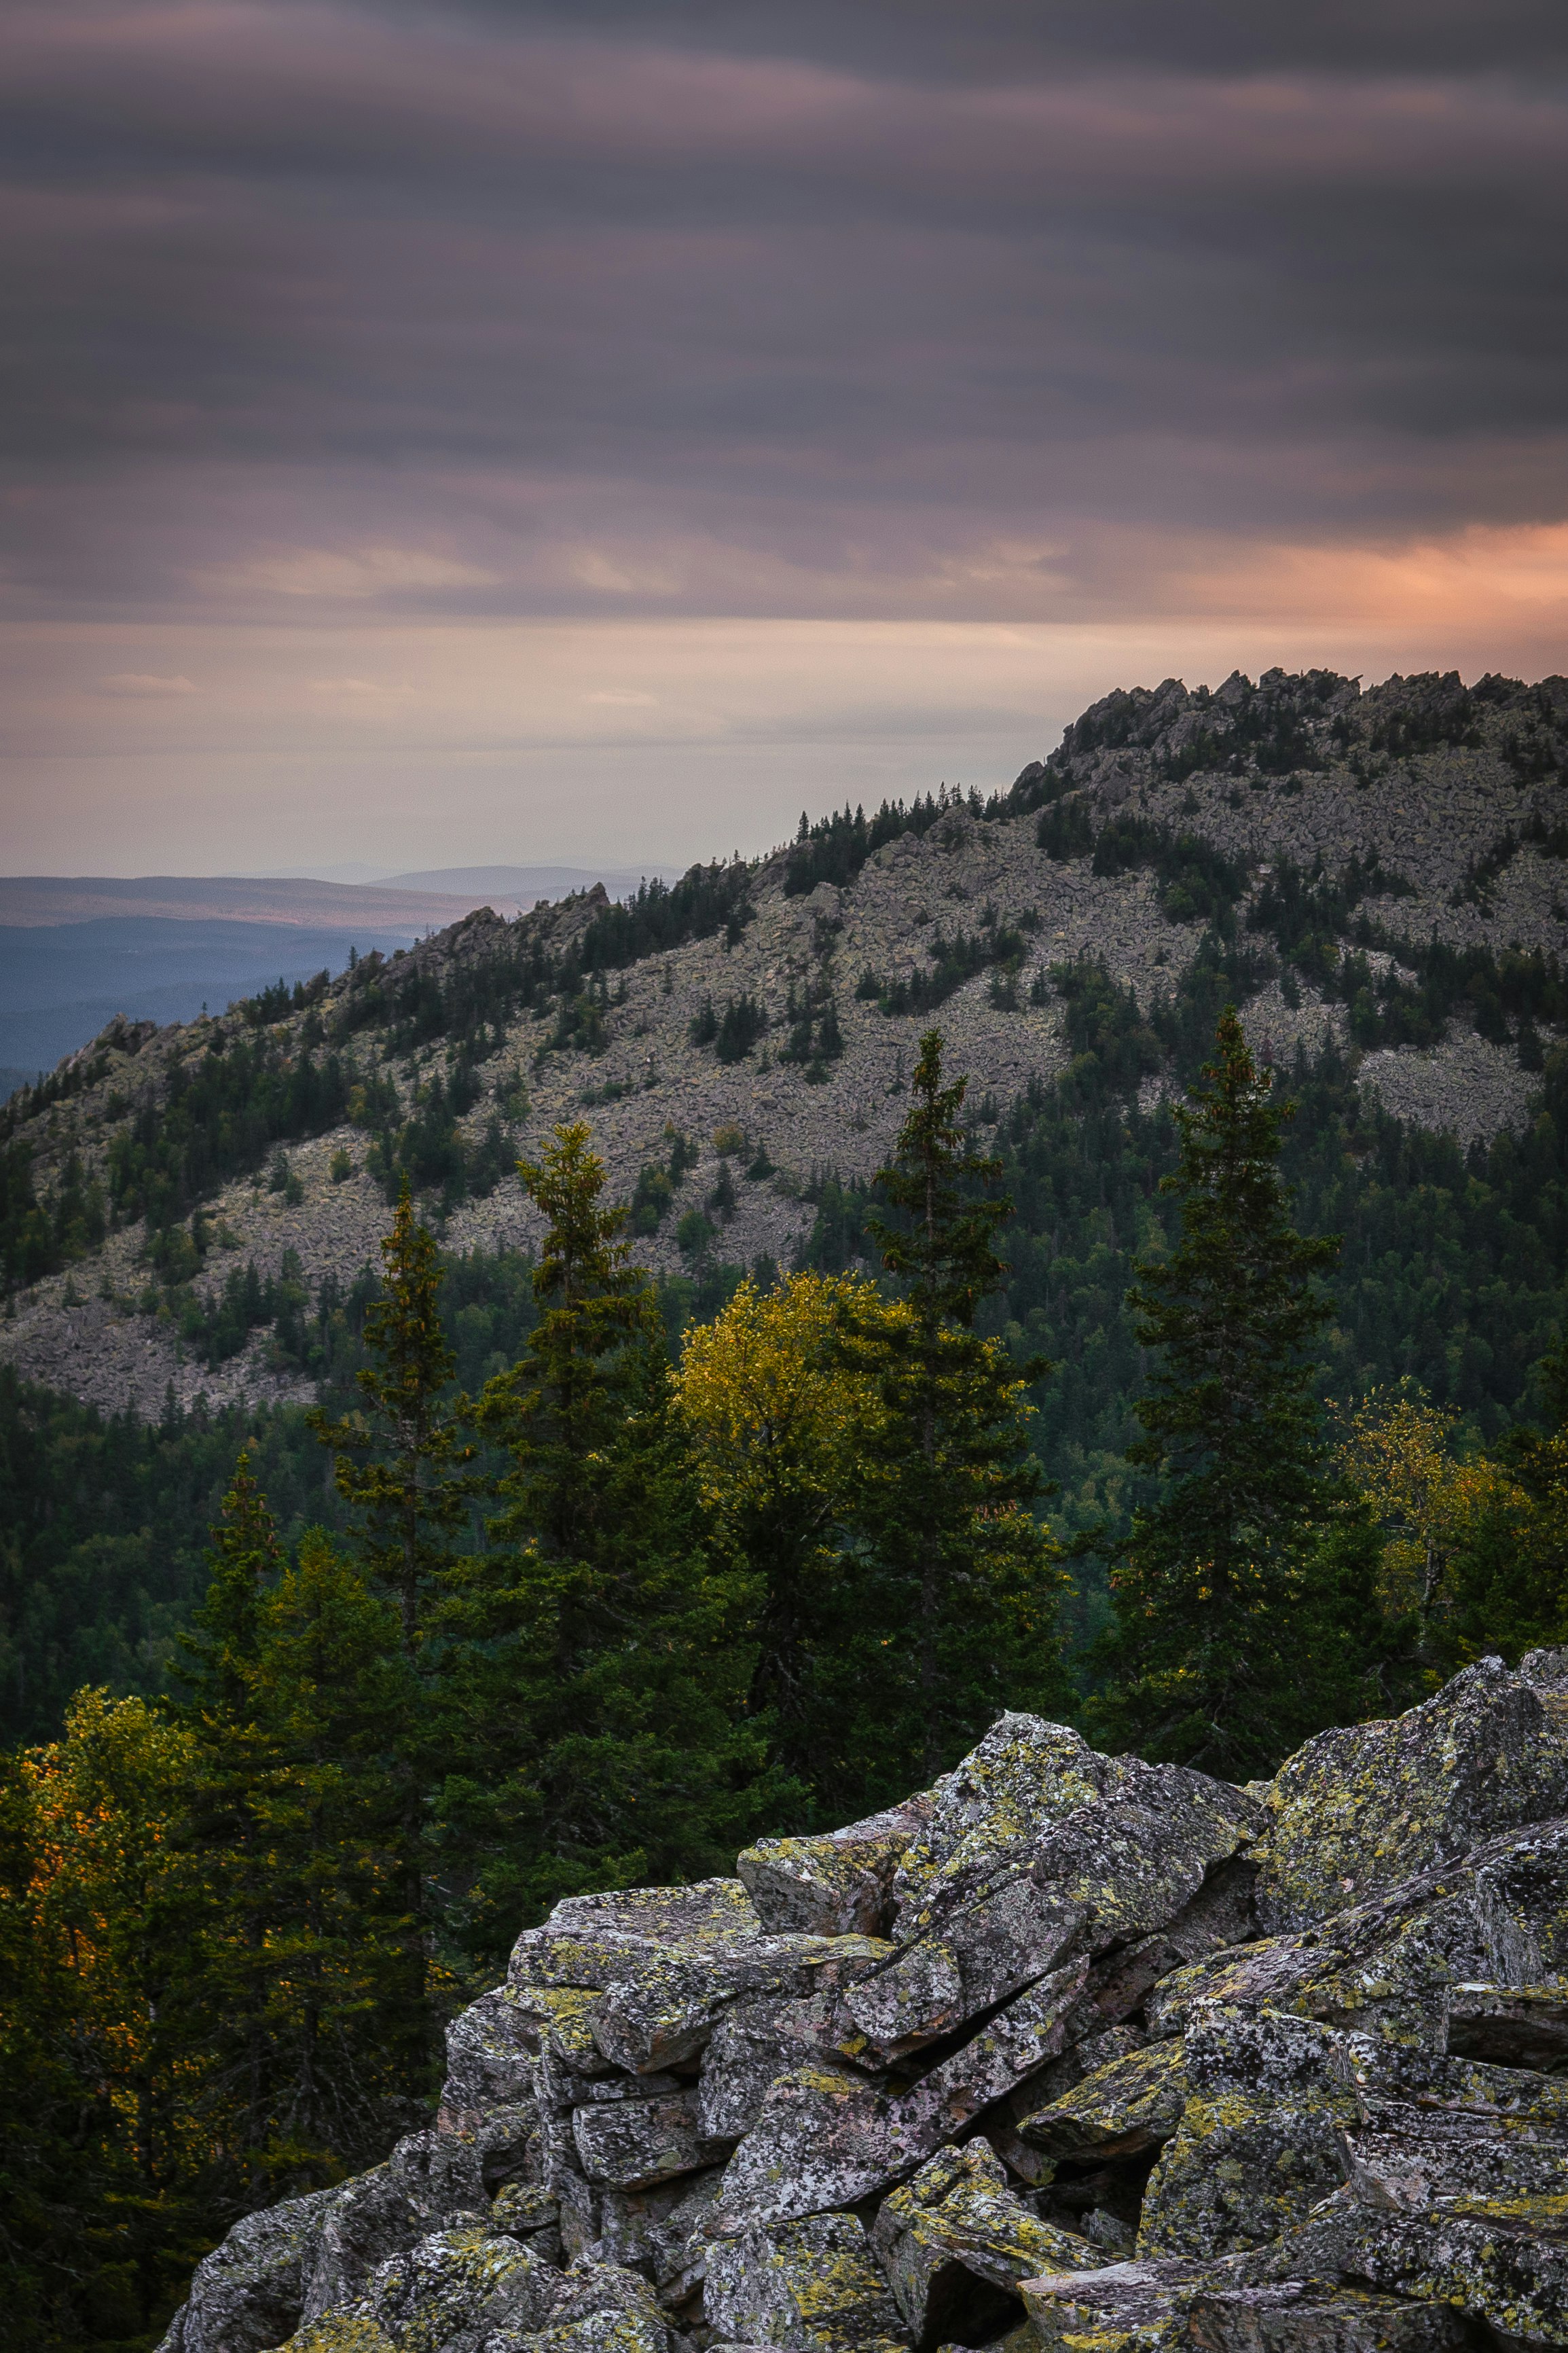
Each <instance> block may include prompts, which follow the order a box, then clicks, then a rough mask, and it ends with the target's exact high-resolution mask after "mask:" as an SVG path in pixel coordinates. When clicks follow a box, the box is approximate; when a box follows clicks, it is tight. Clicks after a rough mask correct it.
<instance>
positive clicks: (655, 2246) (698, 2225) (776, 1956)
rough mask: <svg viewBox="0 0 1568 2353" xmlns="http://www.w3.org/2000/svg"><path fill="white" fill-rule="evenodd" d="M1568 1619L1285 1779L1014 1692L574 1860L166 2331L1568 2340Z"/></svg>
mask: <svg viewBox="0 0 1568 2353" xmlns="http://www.w3.org/2000/svg"><path fill="white" fill-rule="evenodd" d="M1565 1726H1568V1654H1565V1653H1561V1652H1552V1653H1540V1654H1535V1655H1534V1656H1532V1657H1531V1659H1528V1660H1526V1661H1525V1662H1523V1663H1522V1664H1521V1667H1520V1668H1519V1669H1518V1670H1517V1671H1510V1670H1508V1669H1505V1668H1504V1667H1502V1666H1501V1665H1500V1663H1499V1662H1496V1661H1482V1662H1480V1663H1479V1665H1478V1666H1476V1667H1474V1668H1470V1669H1467V1670H1466V1672H1465V1673H1464V1674H1462V1675H1460V1676H1458V1677H1456V1678H1455V1680H1454V1682H1453V1683H1450V1684H1449V1685H1448V1686H1447V1688H1446V1689H1445V1690H1444V1691H1442V1692H1440V1693H1438V1694H1436V1696H1435V1698H1434V1699H1432V1700H1430V1701H1428V1702H1426V1704H1424V1705H1423V1706H1422V1707H1420V1708H1416V1709H1413V1710H1412V1711H1411V1712H1410V1713H1409V1715H1406V1716H1404V1717H1402V1718H1400V1719H1399V1720H1398V1721H1397V1722H1395V1723H1393V1724H1385V1725H1359V1726H1354V1727H1352V1728H1351V1729H1349V1730H1347V1731H1343V1732H1337V1733H1331V1734H1325V1735H1323V1736H1321V1738H1320V1739H1318V1740H1316V1741H1313V1742H1310V1743H1309V1744H1308V1746H1307V1747H1306V1748H1305V1749H1303V1750H1302V1751H1301V1752H1300V1755H1299V1756H1298V1757H1294V1758H1291V1759H1290V1760H1289V1761H1288V1762H1287V1764H1286V1765H1284V1766H1283V1767H1281V1768H1280V1771H1279V1774H1278V1775H1277V1776H1276V1778H1275V1780H1274V1781H1273V1782H1272V1783H1271V1784H1268V1785H1266V1786H1264V1787H1263V1788H1258V1786H1257V1785H1254V1787H1253V1788H1251V1789H1250V1790H1246V1791H1243V1790H1239V1789H1235V1788H1230V1787H1229V1786H1228V1785H1227V1784H1226V1783H1224V1782H1219V1781H1215V1780H1213V1779H1211V1778H1207V1777H1206V1776H1205V1775H1203V1774H1201V1773H1194V1772H1189V1771H1185V1770H1184V1769H1181V1768H1178V1767H1170V1766H1159V1767H1155V1766H1150V1765H1146V1764H1144V1763H1143V1762H1142V1761H1141V1760H1140V1759H1139V1758H1137V1757H1101V1756H1099V1755H1097V1754H1096V1752H1095V1751H1094V1750H1092V1749H1091V1748H1089V1746H1087V1745H1086V1743H1085V1742H1084V1741H1082V1740H1081V1739H1080V1738H1079V1736H1078V1735H1077V1734H1076V1733H1074V1732H1072V1731H1070V1730H1069V1729H1068V1728H1067V1727H1065V1726H1063V1725H1050V1724H1046V1723H1043V1722H1041V1721H1039V1720H1038V1719H1036V1718H1034V1717H1028V1716H1019V1715H1010V1716H1004V1717H1003V1718H1001V1719H1000V1721H999V1722H998V1723H997V1724H996V1725H994V1727H993V1729H992V1731H991V1732H990V1733H989V1734H988V1735H987V1736H986V1737H985V1739H984V1740H983V1741H982V1742H981V1743H980V1745H979V1746H978V1747H977V1748H976V1749H975V1750H974V1751H973V1754H972V1755H971V1756H970V1757H966V1758H964V1759H963V1762H962V1763H961V1764H960V1765H959V1766H958V1767H956V1768H955V1769H954V1771H953V1772H952V1773H951V1774H948V1775H946V1776H944V1777H943V1778H942V1780H940V1781H939V1782H938V1783H937V1784H936V1786H935V1788H932V1789H931V1790H928V1791H924V1792H921V1793H919V1794H918V1795H917V1796H916V1797H914V1798H912V1799H910V1800H909V1801H908V1803H907V1804H905V1805H904V1806H901V1807H896V1808H893V1809H891V1810H889V1812H888V1813H886V1814H882V1815H879V1816H875V1817H873V1818H872V1819H871V1820H868V1821H864V1822H858V1823H854V1824H851V1825H850V1826H849V1827H848V1829H847V1830H845V1831H837V1832H833V1833H829V1834H827V1835H826V1836H823V1837H815V1838H805V1839H780V1840H772V1841H760V1842H759V1843H758V1845H756V1846H755V1847H753V1848H750V1849H748V1850H747V1851H746V1852H745V1854H743V1855H742V1857H741V1858H740V1861H739V1863H738V1866H737V1868H738V1873H739V1875H738V1876H737V1877H736V1878H734V1879H710V1880H705V1881H701V1882H700V1883H696V1884H695V1885H692V1886H688V1887H678V1888H636V1889H627V1890H619V1891H611V1892H609V1893H606V1894H597V1895H586V1896H577V1897H573V1898H571V1899H569V1900H568V1901H566V1902H564V1903H563V1904H561V1905H557V1906H556V1908H555V1910H554V1912H553V1913H552V1915H551V1916H550V1918H549V1919H548V1920H547V1921H545V1922H544V1923H543V1925H542V1926H540V1927H537V1928H531V1929H529V1930H527V1931H525V1933H524V1934H523V1935H522V1936H521V1937H520V1938H519V1940H518V1943H517V1947H516V1949H515V1951H514V1954H513V1956H512V1960H511V1965H510V1970H509V1972H508V1978H507V1982H506V1984H505V1985H504V1986H502V1987H498V1988H496V1989H493V1990H492V1991H491V1992H489V1993H487V1994H484V1995H482V1996H481V1997H480V1999H479V2000H478V2001H476V2002H474V2003H473V2004H471V2005H470V2007H469V2008H468V2010H465V2011H464V2013H463V2014H462V2016H461V2017H460V2018H458V2019H456V2020H455V2021H453V2023H452V2025H451V2027H450V2029H449V2030H448V2035H447V2082H446V2084H445V2087H444V2089H443V2092H442V2095H441V2100H440V2104H439V2107H438V2109H437V2115H436V2120H435V2123H434V2124H433V2126H431V2127H430V2128H429V2129H427V2130H426V2131H423V2132H417V2133H414V2134H411V2135H409V2136H407V2137H405V2139H403V2140H402V2141H400V2142H399V2143H398V2144H397V2146H396V2147H395V2149H394V2150H393V2151H392V2153H391V2155H390V2156H389V2157H388V2158H386V2159H385V2161H384V2163H382V2164H380V2165H378V2166H375V2167H373V2168H371V2169H370V2170H369V2171H368V2172H366V2173H364V2174H362V2175H361V2176H359V2177H358V2178H357V2179H354V2180H352V2181H348V2182H345V2183H342V2184H341V2185H340V2186H338V2187H336V2188H333V2189H321V2190H317V2191H315V2192H313V2193H311V2194H310V2195H309V2196H306V2197H302V2198H297V2199H293V2200H285V2201H284V2202H283V2203H281V2204H280V2205H279V2206H276V2207H274V2208H271V2209H269V2210H268V2211H265V2212H263V2213H259V2214H253V2215H249V2216H247V2217H246V2218H245V2219H244V2220H243V2221H240V2222H238V2223H237V2224H236V2225H235V2227H234V2229H233V2230H232V2231H231V2232H229V2234H228V2236H227V2238H226V2240H225V2241H224V2242H223V2244H222V2246H220V2247H218V2248H216V2249H215V2250H214V2252H213V2253H211V2254H210V2255H208V2256H207V2257H206V2258H205V2260H204V2261H203V2262H202V2263H201V2264H199V2265H198V2267H197V2270H196V2273H195V2278H194V2279H193V2281H192V2285H191V2294H190V2297H189V2300H188V2302H187V2304H186V2305H185V2306H184V2309H183V2310H182V2312H181V2313H180V2314H179V2316H177V2317H176V2319H175V2321H174V2326H173V2327H172V2328H171V2330H170V2332H169V2335H168V2337H167V2338H166V2340H165V2345H164V2348H163V2353H268V2348H274V2347H279V2346H282V2345H285V2344H287V2345H288V2346H289V2347H290V2348H291V2353H721V2348H724V2347H733V2348H745V2347H756V2348H761V2347H770V2348H783V2353H859V2349H860V2348H868V2353H900V2348H907V2353H940V2348H944V2347H951V2348H960V2347H967V2348H981V2347H987V2346H992V2345H994V2346H995V2347H996V2348H997V2353H1041V2348H1046V2347H1057V2346H1059V2347H1061V2348H1064V2353H1134V2349H1135V2348H1136V2353H1164V2348H1170V2353H1175V2349H1176V2348H1194V2347H1196V2348H1208V2349H1209V2353H1447V2348H1457V2347H1459V2346H1474V2347H1477V2348H1479V2347H1483V2346H1484V2347H1491V2348H1514V2353H1517V2348H1522V2347H1543V2348H1544V2347H1558V2348H1563V2347H1568V1779H1565V1778H1564V1759H1565V1757H1568V1732H1565Z"/></svg>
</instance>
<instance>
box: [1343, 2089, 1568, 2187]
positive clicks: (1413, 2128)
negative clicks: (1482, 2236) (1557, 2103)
mask: <svg viewBox="0 0 1568 2353" xmlns="http://www.w3.org/2000/svg"><path fill="white" fill-rule="evenodd" d="M1360 2111H1361V2113H1360V2116H1359V2118H1358V2119H1357V2120H1356V2122H1355V2123H1354V2124H1353V2125H1352V2126H1351V2127H1350V2128H1349V2129H1348V2130H1347V2132H1346V2134H1345V2137H1344V2146H1345V2152H1346V2158H1347V2169H1348V2174H1349V2179H1350V2181H1351V2184H1352V2188H1353V2189H1355V2191H1356V2192H1357V2194H1358V2196H1360V2197H1361V2198H1363V2200H1365V2201H1366V2202H1367V2203H1368V2204H1369V2205H1373V2206H1388V2207H1401V2208H1404V2209H1405V2210H1407V2211H1410V2212H1413V2213H1425V2212H1427V2211H1436V2210H1437V2209H1439V2208H1440V2209H1442V2210H1443V2211H1446V2212H1452V2213H1462V2214H1492V2213H1495V2214H1499V2215H1502V2216H1505V2217H1506V2216H1507V2215H1509V2214H1510V2213H1517V2212H1522V2211H1524V2209H1525V2208H1526V2206H1528V2205H1531V2204H1533V2203H1535V2202H1536V2201H1540V2200H1553V2199H1555V2200H1557V2201H1558V2202H1559V2203H1560V2204H1561V2205H1562V2206H1563V2208H1564V2209H1565V2210H1568V2119H1564V2118H1563V2116H1561V2115H1557V2116H1552V2115H1543V2114H1542V2113H1541V2112H1540V2110H1539V2109H1538V2110H1536V2111H1535V2112H1533V2113H1530V2112H1526V2113H1524V2114H1520V2113H1518V2112H1515V2113H1512V2114H1504V2113H1500V2112H1499V2111H1498V2110H1495V2109H1492V2110H1485V2109H1483V2110H1478V2109H1476V2108H1473V2107H1470V2106H1468V2105H1466V2106H1460V2105H1457V2104H1453V2103H1443V2104H1436V2103H1434V2104H1432V2105H1428V2104H1427V2103H1426V2101H1424V2100H1420V2101H1417V2100H1389V2099H1379V2098H1377V2097H1376V2096H1374V2095H1373V2094H1368V2093H1365V2092H1363V2094H1362V2095H1361V2099H1360Z"/></svg>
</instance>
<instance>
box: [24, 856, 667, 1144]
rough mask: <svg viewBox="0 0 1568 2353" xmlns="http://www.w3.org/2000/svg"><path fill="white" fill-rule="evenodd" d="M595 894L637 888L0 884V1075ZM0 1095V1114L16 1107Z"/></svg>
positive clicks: (521, 877) (492, 878) (497, 870)
mask: <svg viewBox="0 0 1568 2353" xmlns="http://www.w3.org/2000/svg"><path fill="white" fill-rule="evenodd" d="M601 880H603V881H604V884H605V889H606V890H607V891H608V892H609V893H610V895H611V896H612V897H613V898H619V897H621V896H623V895H626V894H627V893H629V892H634V891H636V889H637V885H638V883H639V882H640V881H641V880H642V877H641V876H640V875H637V874H630V873H621V872H618V871H605V872H604V874H603V875H602V876H601V874H600V873H599V872H598V871H595V870H591V869H589V868H586V867H574V866H474V867H454V868H452V869H450V870H448V871H444V872H439V873H432V874H403V875H395V876H393V877H392V878H391V879H390V880H387V881H375V882H369V883H365V882H330V881H321V880H318V879H312V878H310V877H308V876H301V875H273V876H260V877H258V876H250V875H205V876H204V875H168V874H144V875H135V876H123V875H13V876H5V877H0V1064H7V1065H9V1066H10V1067H11V1068H12V1069H13V1070H14V1071H20V1072H23V1073H25V1075H26V1078H27V1079H32V1078H34V1077H36V1076H37V1073H38V1072H39V1071H47V1070H52V1069H53V1067H54V1065H55V1063H57V1062H58V1061H59V1060H62V1059H63V1057H64V1056H66V1055H67V1054H72V1053H74V1052H75V1051H76V1050H77V1048H78V1047H79V1046H83V1045H85V1044H86V1043H87V1041H88V1039H89V1038H93V1037H96V1036H97V1034H98V1032H99V1031H100V1029H102V1028H103V1026H104V1024H105V1023H106V1022H107V1021H109V1020H110V1019H111V1018H113V1016H114V1015H115V1014H116V1013H124V1014H127V1015H129V1016H130V1017H131V1018H132V1019H136V1020H143V1019H145V1020H152V1021H155V1022H157V1023H158V1025H159V1026H160V1027H163V1025H165V1024H166V1023H168V1022H171V1021H191V1020H195V1018H196V1017H197V1016H198V1015H199V1014H200V1013H201V1012H202V1011H203V1009H204V1008H210V1010H212V1011H213V1012H215V1013H221V1012H222V1011H223V1009H224V1008H225V1007H226V1005H228V1004H229V1002H230V1001H231V1000H232V999H233V998H235V997H247V996H250V995H252V994H253V993H254V992H255V991H256V990H257V989H258V988H263V987H267V986H268V983H269V982H272V981H276V980H278V979H279V978H282V979H286V980H288V981H289V983H290V984H292V983H293V982H294V981H296V980H304V979H308V978H309V977H310V976H311V975H312V974H313V973H316V972H319V971H320V970H321V967H322V966H323V965H325V966H327V967H329V968H330V969H331V971H333V972H338V971H341V970H342V967H343V965H346V964H347V962H348V959H349V955H350V951H351V950H352V949H357V950H358V952H359V953H360V954H361V955H364V954H367V953H368V952H369V951H370V950H371V949H372V948H379V949H380V950H381V951H382V952H383V954H384V955H392V954H393V953H394V952H395V950H396V949H398V948H405V947H408V946H411V945H412V944H413V943H414V941H415V940H416V939H418V938H420V937H422V936H423V935H424V934H426V933H427V932H431V931H440V930H443V929H445V928H446V927H447V925H448V924H450V923H455V922H458V921H460V920H461V918H462V917H463V916H465V915H467V914H468V913H471V912H472V911H473V909H475V908H476V907H482V906H487V905H488V906H491V907H494V908H495V910H496V912H497V913H499V914H502V915H515V914H518V913H521V912H523V911H524V910H527V909H531V908H532V907H533V906H534V905H536V904H537V902H539V901H540V900H541V899H549V900H556V899H563V898H565V897H567V896H568V895H569V894H570V893H571V892H580V891H586V890H588V889H590V888H591V887H592V886H593V885H594V884H595V882H597V881H601ZM21 1083H22V1080H21V1079H20V1078H18V1079H16V1081H15V1082H14V1083H13V1085H9V1086H5V1087H4V1088H3V1089H0V1099H4V1095H5V1094H8V1093H10V1092H14V1087H15V1085H19V1084H21Z"/></svg>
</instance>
